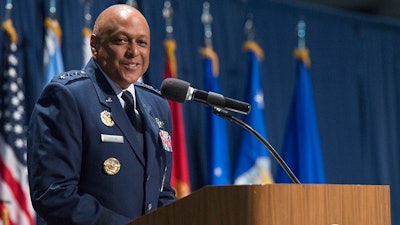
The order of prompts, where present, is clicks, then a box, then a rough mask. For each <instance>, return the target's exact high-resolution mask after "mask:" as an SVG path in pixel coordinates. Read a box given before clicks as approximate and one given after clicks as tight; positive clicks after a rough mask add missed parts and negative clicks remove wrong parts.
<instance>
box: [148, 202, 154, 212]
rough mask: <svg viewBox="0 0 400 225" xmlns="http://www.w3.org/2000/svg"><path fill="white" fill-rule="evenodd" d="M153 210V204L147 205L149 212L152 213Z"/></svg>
mask: <svg viewBox="0 0 400 225" xmlns="http://www.w3.org/2000/svg"><path fill="white" fill-rule="evenodd" d="M152 208H153V205H152V204H151V203H149V204H147V211H150V210H151V209H152Z"/></svg>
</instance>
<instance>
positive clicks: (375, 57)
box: [0, 0, 400, 225]
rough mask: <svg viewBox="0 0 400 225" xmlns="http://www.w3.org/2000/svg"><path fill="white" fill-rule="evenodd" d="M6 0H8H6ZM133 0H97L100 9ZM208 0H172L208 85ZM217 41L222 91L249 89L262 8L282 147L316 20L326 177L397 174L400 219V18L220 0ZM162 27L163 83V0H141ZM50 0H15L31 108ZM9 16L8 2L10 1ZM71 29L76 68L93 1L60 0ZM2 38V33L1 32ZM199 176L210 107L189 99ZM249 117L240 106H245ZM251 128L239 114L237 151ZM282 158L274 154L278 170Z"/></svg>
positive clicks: (95, 9)
mask: <svg viewBox="0 0 400 225" xmlns="http://www.w3.org/2000/svg"><path fill="white" fill-rule="evenodd" d="M1 2H2V3H3V5H4V4H5V0H2V1H1ZM118 2H119V3H125V1H112V0H107V1H105V0H93V6H92V15H93V17H96V16H97V15H98V13H99V12H100V11H101V10H103V9H104V8H105V7H107V6H108V5H111V4H114V3H118ZM202 3H203V1H202V0H191V1H187V0H172V4H173V7H174V18H173V23H174V37H175V39H176V42H177V50H176V56H177V62H178V74H179V77H180V78H181V79H184V80H187V81H189V82H191V83H192V85H193V86H195V87H197V88H200V89H202V88H203V87H204V85H203V70H202V60H201V57H200V55H199V51H198V50H199V48H200V47H202V46H203V45H204V39H203V36H204V34H203V25H202V24H201V21H200V16H201V12H202ZM210 3H211V13H212V15H213V24H212V30H213V46H214V50H215V51H216V52H217V53H218V55H219V59H220V68H221V70H220V84H221V92H222V93H223V94H224V95H225V96H228V97H231V98H236V99H239V100H244V99H246V95H247V90H245V87H246V86H247V85H246V84H247V82H248V75H247V74H246V71H247V70H246V55H245V53H244V52H243V51H242V44H243V42H244V41H245V35H244V33H243V25H244V22H245V20H246V15H247V14H248V13H251V14H253V18H254V26H255V30H256V41H258V43H259V44H260V45H261V47H262V48H263V49H264V52H265V59H264V60H263V62H262V65H261V71H262V72H261V73H262V87H263V90H264V97H265V105H266V109H265V118H266V124H267V130H268V136H269V141H270V143H271V144H272V145H273V146H275V148H276V149H277V150H278V151H280V150H281V147H282V142H283V134H284V129H285V125H286V118H287V116H288V113H289V112H288V111H289V107H290V103H291V100H292V93H293V88H294V79H295V61H294V58H293V50H294V48H295V47H296V46H297V34H296V24H297V22H298V21H299V19H301V18H304V19H305V21H306V23H307V35H306V41H307V47H308V48H309V50H310V56H311V60H312V67H311V68H310V75H311V80H312V85H313V91H314V100H315V105H316V113H317V117H318V124H319V130H320V137H321V145H322V146H321V147H322V150H323V157H324V163H325V166H326V177H327V182H328V183H332V184H333V183H334V184H388V185H390V188H391V202H392V217H393V224H395V225H396V224H397V225H399V224H400V216H399V214H398V213H397V212H399V211H400V196H399V194H398V191H399V189H400V154H399V150H400V143H399V137H400V88H399V87H400V21H398V20H389V19H387V18H377V17H373V16H367V15H360V14H354V13H350V12H344V11H339V10H333V9H328V8H322V7H317V6H314V5H303V4H298V3H293V2H285V3H282V2H281V1H280V2H279V3H278V1H267V0H248V1H245V0H213V1H210ZM139 8H140V10H141V11H142V12H143V14H144V15H145V16H146V17H147V19H148V22H149V24H150V27H151V31H152V54H151V64H150V65H151V68H150V69H149V71H148V73H147V75H146V78H145V80H146V81H147V83H149V84H151V85H153V86H154V87H156V88H159V86H160V84H161V81H162V77H163V70H164V58H165V57H164V49H163V39H164V37H165V29H164V19H163V17H162V14H161V11H162V8H163V0H153V1H144V0H143V1H139ZM47 13H48V0H29V1H26V0H14V9H13V14H12V18H13V21H14V25H15V27H16V29H17V32H18V35H19V41H18V44H19V48H20V49H21V52H20V54H19V56H20V60H21V62H22V64H21V69H22V72H23V74H24V76H25V84H26V95H27V98H28V106H27V108H28V111H29V112H28V113H30V110H31V109H32V105H33V103H34V101H35V100H36V98H37V96H38V95H39V93H40V91H41V89H42V86H41V83H42V82H43V77H44V75H43V68H42V67H43V66H42V55H43V53H42V52H43V34H44V29H43V20H44V17H45V15H46V14H47ZM0 16H1V18H2V19H3V18H4V10H1V14H0ZM57 18H58V19H59V21H60V23H61V27H62V30H63V38H62V40H63V42H62V51H63V56H64V64H65V68H66V69H79V68H80V67H81V60H82V54H81V52H82V51H81V45H82V35H81V29H82V26H83V7H82V1H81V0H68V1H60V0H57ZM0 41H2V37H0ZM183 109H184V117H185V118H184V119H185V125H186V131H187V142H188V154H189V163H190V175H191V184H192V187H193V189H194V190H196V189H198V188H200V187H202V186H204V185H207V183H206V181H207V180H208V177H207V174H208V173H207V171H206V168H207V162H208V160H207V155H206V152H207V150H206V149H205V148H206V146H207V144H206V139H205V137H206V136H207V135H206V127H205V124H206V123H205V116H206V110H205V107H204V106H202V105H199V104H196V103H186V104H184V106H183ZM239 118H240V116H239ZM240 130H241V128H240V127H238V126H237V125H236V124H232V123H230V124H229V138H230V149H231V156H229V157H230V158H231V160H232V166H233V167H234V166H235V165H234V160H233V159H235V157H236V154H237V150H238V149H237V148H238V143H239V142H238V141H239V140H240V137H239V134H240V132H239V131H240ZM276 168H277V164H276V162H275V161H274V160H273V169H274V171H275V170H276Z"/></svg>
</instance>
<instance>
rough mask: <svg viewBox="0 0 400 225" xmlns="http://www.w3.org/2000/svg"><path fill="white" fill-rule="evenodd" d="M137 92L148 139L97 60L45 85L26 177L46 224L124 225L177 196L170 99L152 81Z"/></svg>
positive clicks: (33, 128)
mask: <svg viewBox="0 0 400 225" xmlns="http://www.w3.org/2000/svg"><path fill="white" fill-rule="evenodd" d="M135 91H136V99H137V103H138V104H137V107H139V109H140V111H141V112H142V114H143V116H142V117H143V118H142V120H143V123H144V127H145V130H144V134H143V135H142V136H138V135H137V133H136V132H135V131H134V128H133V126H132V125H131V123H130V120H129V118H128V116H127V115H126V113H125V111H124V109H123V108H122V106H121V104H120V102H119V99H118V97H117V95H116V94H115V93H114V91H113V89H112V88H111V86H110V84H109V83H108V82H107V80H106V78H105V77H104V75H103V73H102V72H101V70H100V69H99V68H98V67H97V65H96V63H94V61H93V60H91V61H90V62H89V63H88V65H87V66H86V67H85V68H84V70H83V71H69V72H66V73H64V74H61V75H58V76H56V77H54V79H53V80H52V82H51V83H50V84H49V85H47V87H46V88H45V89H44V90H43V93H42V95H41V96H40V98H39V99H38V101H37V103H36V105H35V107H34V110H33V113H32V117H31V121H30V123H29V127H28V174H29V183H30V189H31V198H32V203H33V206H34V208H35V210H36V212H37V213H38V214H39V215H40V216H41V217H43V218H44V219H45V220H46V221H47V224H84V225H90V224H113V225H117V224H126V223H128V222H129V221H131V220H133V219H134V218H137V217H139V216H141V215H143V214H146V213H149V212H151V211H154V210H155V209H157V208H158V207H160V206H163V205H166V204H168V203H170V202H172V201H174V200H175V192H174V190H173V189H172V188H171V186H170V176H171V164H172V148H171V145H170V140H171V139H170V138H171V137H170V134H171V132H172V127H171V126H172V125H171V115H170V110H169V106H168V103H167V101H166V100H165V99H163V98H162V97H161V95H160V94H159V92H157V91H155V90H154V89H152V88H151V87H148V86H146V85H143V84H138V83H137V84H135ZM140 142H143V143H142V144H144V146H145V148H144V149H145V150H144V151H142V149H140V148H138V146H139V145H138V143H140ZM107 163H108V165H105V164H107ZM118 169H119V170H118Z"/></svg>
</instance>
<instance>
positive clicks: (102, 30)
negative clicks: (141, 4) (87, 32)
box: [90, 4, 150, 89]
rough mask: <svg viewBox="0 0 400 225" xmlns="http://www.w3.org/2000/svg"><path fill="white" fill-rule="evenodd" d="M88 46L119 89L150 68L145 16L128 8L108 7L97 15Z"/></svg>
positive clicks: (96, 60)
mask: <svg viewBox="0 0 400 225" xmlns="http://www.w3.org/2000/svg"><path fill="white" fill-rule="evenodd" d="M90 46H91V49H92V54H93V58H94V60H95V62H96V63H98V64H99V65H100V67H101V68H102V70H103V71H104V72H105V73H106V74H107V75H108V76H109V77H110V79H111V80H113V81H114V82H116V83H117V84H118V85H119V86H120V87H121V88H122V89H125V88H127V87H128V86H129V85H130V84H132V83H134V82H136V81H137V80H138V79H139V78H140V77H141V76H142V75H143V74H144V73H145V72H146V70H147V68H148V67H149V57H150V29H149V26H148V24H147V21H146V19H145V18H144V16H143V15H142V14H141V13H140V12H139V11H138V10H137V9H135V8H133V7H130V6H128V5H122V4H121V5H113V6H110V7H109V8H107V9H106V10H105V11H103V12H102V13H101V14H100V15H99V17H98V18H97V20H96V22H95V25H94V29H93V34H92V36H91V39H90Z"/></svg>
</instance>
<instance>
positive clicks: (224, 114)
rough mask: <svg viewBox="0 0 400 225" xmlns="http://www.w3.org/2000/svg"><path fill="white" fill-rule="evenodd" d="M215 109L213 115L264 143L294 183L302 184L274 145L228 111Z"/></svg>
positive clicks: (214, 107)
mask: <svg viewBox="0 0 400 225" xmlns="http://www.w3.org/2000/svg"><path fill="white" fill-rule="evenodd" d="M212 107H213V113H214V114H215V115H217V116H219V117H221V118H223V119H228V120H230V121H233V122H235V123H236V124H238V125H240V126H241V127H243V128H245V129H246V130H248V131H249V132H250V133H251V134H253V135H254V136H256V137H257V139H258V140H259V141H261V142H262V143H263V145H264V146H265V147H266V148H267V149H268V151H269V152H270V153H271V154H272V156H273V157H274V158H275V159H276V160H277V161H278V163H279V165H280V166H281V167H282V168H283V170H284V171H285V172H286V174H287V175H288V176H289V177H290V179H291V180H292V181H293V183H295V184H300V181H299V179H298V178H297V177H296V175H294V173H293V172H292V170H290V168H289V167H288V165H287V164H286V162H285V161H284V160H283V159H282V157H281V156H280V155H279V154H278V152H277V151H276V150H275V149H274V148H273V147H272V145H271V144H270V143H269V142H268V141H267V140H265V138H264V137H263V136H261V134H260V133H258V132H257V131H256V130H254V129H253V128H252V127H251V126H249V125H248V124H247V123H245V122H243V121H241V120H240V119H238V118H236V117H234V116H232V115H231V114H230V113H229V112H228V110H225V109H221V108H219V107H216V106H212Z"/></svg>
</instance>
